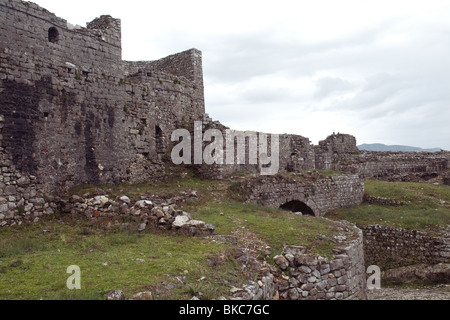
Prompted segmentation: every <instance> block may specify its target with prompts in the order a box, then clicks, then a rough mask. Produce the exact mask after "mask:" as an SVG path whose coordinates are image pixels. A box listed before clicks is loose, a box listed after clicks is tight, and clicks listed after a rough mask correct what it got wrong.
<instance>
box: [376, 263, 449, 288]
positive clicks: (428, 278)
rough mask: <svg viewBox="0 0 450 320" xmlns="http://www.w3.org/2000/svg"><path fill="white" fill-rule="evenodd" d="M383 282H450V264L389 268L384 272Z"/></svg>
mask: <svg viewBox="0 0 450 320" xmlns="http://www.w3.org/2000/svg"><path fill="white" fill-rule="evenodd" d="M382 282H383V283H384V284H386V285H389V284H403V283H424V284H430V283H450V264H444V263H440V264H437V265H434V266H430V265H424V264H420V265H413V266H407V267H401V268H397V269H391V270H387V271H385V272H383V273H382Z"/></svg>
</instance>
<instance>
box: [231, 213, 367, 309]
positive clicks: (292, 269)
mask: <svg viewBox="0 0 450 320" xmlns="http://www.w3.org/2000/svg"><path fill="white" fill-rule="evenodd" d="M337 223H338V222H337ZM339 223H341V224H342V226H343V228H342V229H343V230H346V233H345V234H346V235H347V236H349V235H350V234H351V235H352V237H351V238H346V237H345V236H343V235H340V237H339V239H340V240H339V241H338V242H339V243H338V244H337V245H336V247H335V249H334V250H333V252H334V255H333V258H331V259H328V258H324V257H321V256H319V255H317V254H310V253H308V252H307V249H306V248H304V247H300V246H291V245H286V246H285V247H284V249H283V252H282V254H281V255H278V256H276V257H275V258H274V261H275V264H276V265H278V266H279V267H280V269H281V271H282V273H281V274H280V272H279V271H278V270H274V269H272V270H270V268H269V267H268V266H267V265H266V266H264V267H262V268H261V271H260V274H259V277H258V279H259V280H258V282H251V283H249V284H248V285H246V286H244V288H243V289H236V288H235V290H233V291H234V295H233V299H236V300H261V299H266V300H274V299H275V300H366V299H367V292H366V291H367V282H366V275H365V266H364V250H363V234H362V231H361V230H360V229H358V228H357V227H355V226H354V225H350V224H349V223H347V222H339Z"/></svg>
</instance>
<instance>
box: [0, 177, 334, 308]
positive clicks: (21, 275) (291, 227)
mask: <svg viewBox="0 0 450 320" xmlns="http://www.w3.org/2000/svg"><path fill="white" fill-rule="evenodd" d="M231 183H232V182H231V181H221V182H219V181H209V180H202V179H198V178H195V177H194V176H192V175H191V174H184V175H182V178H181V179H176V180H167V181H164V182H153V183H146V184H140V185H118V186H103V187H92V186H83V187H80V188H77V189H75V190H73V191H72V192H71V194H79V195H83V194H85V193H96V192H101V193H103V192H106V193H107V194H108V195H109V196H111V197H114V196H121V195H128V196H129V197H130V198H132V199H133V200H137V199H139V198H140V196H142V195H145V196H148V197H151V196H152V195H157V196H168V197H170V196H174V195H177V194H178V193H180V192H192V191H194V190H195V191H196V192H197V193H198V195H199V197H200V200H199V201H192V202H189V203H186V204H184V205H183V207H182V209H184V210H185V211H188V212H190V213H191V214H192V215H193V217H194V218H195V219H199V220H203V221H205V222H206V223H211V224H214V225H215V226H216V227H217V228H216V232H217V233H219V234H222V235H233V236H236V237H237V238H238V244H239V246H252V245H255V246H260V247H261V248H260V249H261V252H260V253H261V255H260V256H259V258H260V259H264V258H267V257H265V253H264V252H263V251H264V249H265V246H269V247H270V252H271V256H270V257H269V261H272V259H271V258H272V257H273V256H274V255H276V254H279V253H281V250H282V248H283V246H284V245H285V244H291V245H302V246H306V247H310V248H311V252H315V253H318V254H321V255H323V256H331V254H332V249H333V247H334V241H333V235H335V234H336V233H337V232H338V231H337V230H336V224H334V223H332V222H330V221H328V220H325V219H315V218H312V217H297V216H293V215H292V214H289V213H287V212H284V211H281V210H274V209H270V208H263V207H258V206H254V205H244V204H242V203H239V202H236V201H234V200H232V195H230V193H229V192H227V190H228V187H229V185H230V184H231ZM107 224H108V221H104V220H96V221H90V222H89V221H87V220H83V219H79V220H73V219H72V218H70V217H67V216H58V215H55V216H53V217H48V218H46V219H43V220H41V221H40V222H38V223H34V224H26V225H22V226H14V227H10V228H4V229H0V261H1V262H0V299H3V300H6V299H8V300H9V299H14V300H15V299H30V300H36V299H44V300H45V299H52V300H53V299H57V300H60V299H83V300H84V299H104V298H105V294H106V293H107V292H109V291H111V290H114V289H122V290H123V291H124V292H125V295H126V296H127V297H130V296H131V295H133V294H134V293H137V292H140V291H147V290H149V291H151V292H152V293H153V297H154V298H155V299H177V300H180V299H190V298H191V297H192V296H193V295H194V294H195V293H198V292H199V291H201V292H202V293H203V297H204V298H205V299H214V298H219V297H220V296H227V295H228V294H229V290H230V288H231V287H232V286H240V285H242V284H243V283H246V282H247V281H248V279H246V278H245V274H244V273H243V272H241V266H239V265H238V264H237V262H236V260H235V258H234V255H233V252H234V250H235V248H234V247H233V246H232V245H231V244H223V243H218V242H214V241H211V240H210V239H209V240H208V239H198V238H186V237H182V236H176V235H173V234H168V233H167V232H162V231H157V230H147V231H145V232H144V233H138V232H136V231H135V230H137V225H135V222H132V221H115V222H113V225H112V227H111V226H110V227H108V228H106V227H105V226H106V225H107ZM44 230H48V231H49V232H48V233H47V232H46V233H45V234H44V232H43V231H44ZM339 232H340V231H339ZM71 265H77V266H79V267H80V268H81V282H82V290H79V291H78V290H75V291H70V290H68V289H67V287H66V281H67V279H68V277H69V276H70V274H67V273H66V270H67V267H69V266H71ZM185 271H187V272H185ZM183 277H186V278H185V279H183ZM180 279H181V280H182V281H183V283H182V282H180ZM200 279H203V280H200ZM253 280H254V279H253Z"/></svg>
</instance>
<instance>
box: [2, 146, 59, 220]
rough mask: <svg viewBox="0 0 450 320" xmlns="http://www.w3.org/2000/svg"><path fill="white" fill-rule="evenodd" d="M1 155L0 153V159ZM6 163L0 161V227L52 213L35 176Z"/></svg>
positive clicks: (52, 208)
mask: <svg viewBox="0 0 450 320" xmlns="http://www.w3.org/2000/svg"><path fill="white" fill-rule="evenodd" d="M0 149H1V148H0ZM3 156H4V154H2V153H0V161H1V160H2V157H3ZM6 164H7V163H6V162H2V163H0V166H1V167H0V171H1V174H0V227H5V226H13V225H16V224H21V223H22V222H31V221H37V220H39V218H40V217H42V216H43V215H46V214H53V213H54V212H55V211H54V209H55V206H54V205H52V204H51V203H49V202H48V201H47V200H46V197H45V195H44V194H43V192H42V186H41V185H40V184H39V183H38V181H37V178H36V177H35V176H32V175H25V174H22V173H20V172H19V171H17V170H16V169H15V167H14V166H9V165H6ZM2 165H3V166H2Z"/></svg>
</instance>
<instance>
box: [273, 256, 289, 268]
mask: <svg viewBox="0 0 450 320" xmlns="http://www.w3.org/2000/svg"><path fill="white" fill-rule="evenodd" d="M274 261H275V263H276V264H277V265H278V266H279V267H280V268H281V270H286V269H287V268H288V267H289V260H288V259H286V258H285V256H283V255H279V256H276V257H274Z"/></svg>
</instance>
